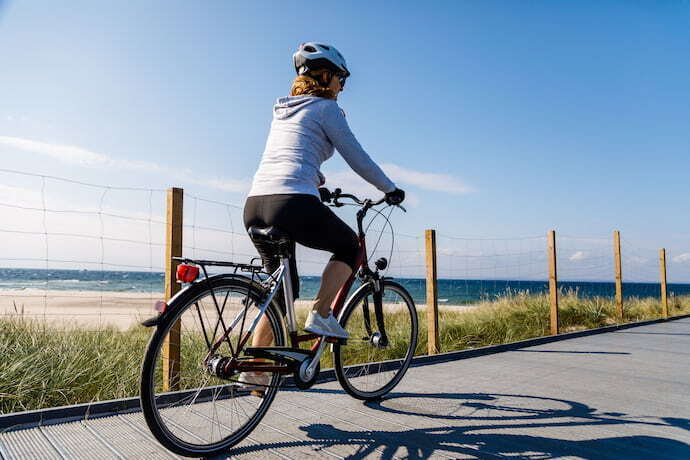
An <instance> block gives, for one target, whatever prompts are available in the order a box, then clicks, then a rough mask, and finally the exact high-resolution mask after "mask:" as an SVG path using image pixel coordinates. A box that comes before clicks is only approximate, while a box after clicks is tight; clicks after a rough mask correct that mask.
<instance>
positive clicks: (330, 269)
mask: <svg viewBox="0 0 690 460" xmlns="http://www.w3.org/2000/svg"><path fill="white" fill-rule="evenodd" d="M351 273H352V269H351V268H350V266H349V265H348V264H346V263H345V262H340V261H339V260H331V261H330V262H328V264H327V265H326V268H324V270H323V275H322V276H321V286H320V287H319V292H318V294H316V299H314V306H313V307H312V311H315V312H318V313H319V315H321V316H322V317H323V318H327V317H328V315H329V313H330V312H331V304H332V303H333V300H334V299H335V296H336V295H337V294H338V291H339V290H340V288H341V287H343V285H344V284H345V282H346V281H347V279H348V278H349V277H350V274H351Z"/></svg>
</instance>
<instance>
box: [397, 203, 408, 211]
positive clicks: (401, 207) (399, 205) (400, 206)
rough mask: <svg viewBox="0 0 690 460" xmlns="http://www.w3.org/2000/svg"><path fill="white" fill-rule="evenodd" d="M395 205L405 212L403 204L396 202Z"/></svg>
mask: <svg viewBox="0 0 690 460" xmlns="http://www.w3.org/2000/svg"><path fill="white" fill-rule="evenodd" d="M396 206H397V207H399V208H400V209H402V211H403V212H407V209H405V208H403V205H401V204H396Z"/></svg>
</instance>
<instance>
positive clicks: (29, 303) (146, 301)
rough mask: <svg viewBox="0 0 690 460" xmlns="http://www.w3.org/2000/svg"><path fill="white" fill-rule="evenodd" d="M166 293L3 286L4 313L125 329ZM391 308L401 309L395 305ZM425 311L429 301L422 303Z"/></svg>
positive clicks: (306, 304)
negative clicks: (12, 287)
mask: <svg viewBox="0 0 690 460" xmlns="http://www.w3.org/2000/svg"><path fill="white" fill-rule="evenodd" d="M162 298H163V293H136V292H113V291H102V292H100V291H76V290H74V291H67V290H44V289H7V290H0V315H2V316H3V317H9V316H21V315H23V316H24V317H26V318H31V319H36V320H40V321H46V322H47V323H48V324H51V325H56V326H59V325H74V326H80V327H85V328H89V329H94V330H96V329H99V328H102V327H106V326H114V327H117V328H118V329H121V330H125V329H128V328H129V327H131V326H134V325H136V324H138V323H139V322H141V321H142V320H144V319H146V318H149V317H151V316H153V315H155V314H156V312H155V310H154V305H155V303H156V301H158V300H160V299H162ZM311 305H312V301H311V300H297V301H296V303H295V306H296V309H297V310H305V309H309V308H311ZM387 307H388V308H390V309H392V310H395V309H398V308H399V307H398V308H396V307H395V305H387ZM473 308H475V306H473V305H463V306H455V305H439V309H440V310H452V311H469V310H472V309H473ZM417 309H418V310H420V311H423V310H425V309H426V305H424V304H418V305H417Z"/></svg>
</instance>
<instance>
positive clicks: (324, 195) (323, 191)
mask: <svg viewBox="0 0 690 460" xmlns="http://www.w3.org/2000/svg"><path fill="white" fill-rule="evenodd" d="M319 195H320V197H321V202H322V203H330V202H331V198H332V196H333V195H332V194H331V191H330V190H328V189H327V188H326V187H319Z"/></svg>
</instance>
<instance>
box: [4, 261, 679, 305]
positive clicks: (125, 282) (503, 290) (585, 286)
mask: <svg viewBox="0 0 690 460" xmlns="http://www.w3.org/2000/svg"><path fill="white" fill-rule="evenodd" d="M164 276H165V275H164V274H163V273H160V272H139V271H107V270H105V271H101V270H52V269H24V268H0V290H7V289H51V290H60V291H115V292H139V293H150V292H163V282H164ZM395 280H396V281H397V282H398V283H400V284H402V285H403V286H405V288H407V290H408V291H409V292H410V294H411V295H412V297H413V299H414V301H415V302H416V303H423V302H425V299H426V281H425V280H424V279H421V278H396V279H395ZM320 281H321V278H320V277H318V276H302V277H300V295H299V298H301V299H305V300H306V299H313V298H314V297H315V295H316V292H317V290H318V288H319V283H320ZM559 286H560V287H561V288H562V289H564V290H573V291H577V292H578V294H579V295H580V296H582V297H595V296H602V297H612V296H614V294H615V285H614V283H613V282H606V281H601V282H598V281H559ZM547 291H548V282H547V281H533V280H530V281H525V280H477V279H440V280H438V297H439V303H440V304H447V305H468V304H473V303H476V302H478V301H481V300H491V299H495V298H497V297H500V296H504V295H506V294H509V293H512V294H514V293H519V292H526V293H531V294H540V293H544V292H547ZM668 292H669V295H690V284H679V283H671V284H668ZM623 296H624V297H625V298H630V297H659V296H660V286H659V283H632V282H624V283H623Z"/></svg>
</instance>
